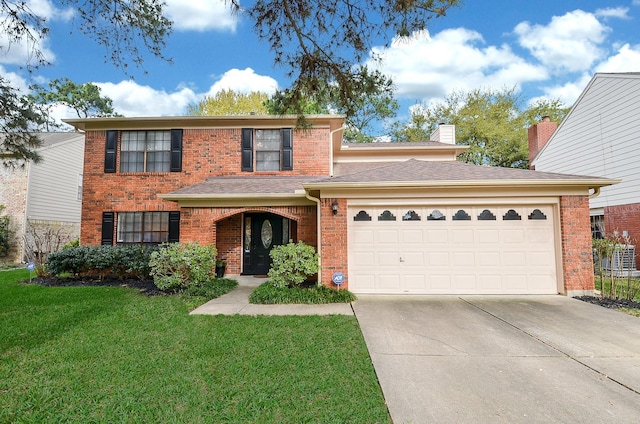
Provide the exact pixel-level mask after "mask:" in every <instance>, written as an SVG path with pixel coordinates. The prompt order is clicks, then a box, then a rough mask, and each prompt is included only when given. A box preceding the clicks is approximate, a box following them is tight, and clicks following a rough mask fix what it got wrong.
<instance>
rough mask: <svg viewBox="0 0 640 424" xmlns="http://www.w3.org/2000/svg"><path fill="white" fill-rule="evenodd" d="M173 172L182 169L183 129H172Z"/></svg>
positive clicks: (171, 167) (171, 169)
mask: <svg viewBox="0 0 640 424" xmlns="http://www.w3.org/2000/svg"><path fill="white" fill-rule="evenodd" d="M169 170H170V171H171V172H181V171H182V130H171V165H170V168H169Z"/></svg>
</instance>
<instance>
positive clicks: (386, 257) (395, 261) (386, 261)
mask: <svg viewBox="0 0 640 424" xmlns="http://www.w3.org/2000/svg"><path fill="white" fill-rule="evenodd" d="M376 262H377V263H375V264H374V266H375V265H378V266H382V267H389V266H392V267H397V266H400V254H399V253H398V252H379V253H378V255H377V261H376Z"/></svg>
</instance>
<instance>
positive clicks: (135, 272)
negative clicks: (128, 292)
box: [46, 245, 156, 279]
mask: <svg viewBox="0 0 640 424" xmlns="http://www.w3.org/2000/svg"><path fill="white" fill-rule="evenodd" d="M155 249H156V248H155V247H153V246H143V245H126V246H77V247H67V248H65V249H62V250H59V251H58V252H54V253H50V254H49V255H48V256H47V262H46V269H47V272H48V273H50V274H53V275H60V274H63V273H69V274H73V275H77V276H81V277H84V276H95V275H97V276H99V277H100V278H105V277H113V278H119V279H124V278H128V277H135V278H140V279H146V278H149V271H150V268H149V260H150V259H151V253H152V252H153V251H154V250H155Z"/></svg>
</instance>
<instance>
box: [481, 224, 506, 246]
mask: <svg viewBox="0 0 640 424" xmlns="http://www.w3.org/2000/svg"><path fill="white" fill-rule="evenodd" d="M492 224H493V223H492ZM476 235H477V238H478V243H479V244H483V245H486V244H499V243H500V231H499V230H497V229H488V230H484V229H483V230H477V231H476Z"/></svg>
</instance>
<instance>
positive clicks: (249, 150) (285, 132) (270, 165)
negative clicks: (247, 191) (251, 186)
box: [242, 128, 293, 171]
mask: <svg viewBox="0 0 640 424" xmlns="http://www.w3.org/2000/svg"><path fill="white" fill-rule="evenodd" d="M292 133H293V131H292V129H291V128H282V129H253V128H243V129H242V170H243V171H254V170H256V171H290V170H292V169H293V139H292Z"/></svg>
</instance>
